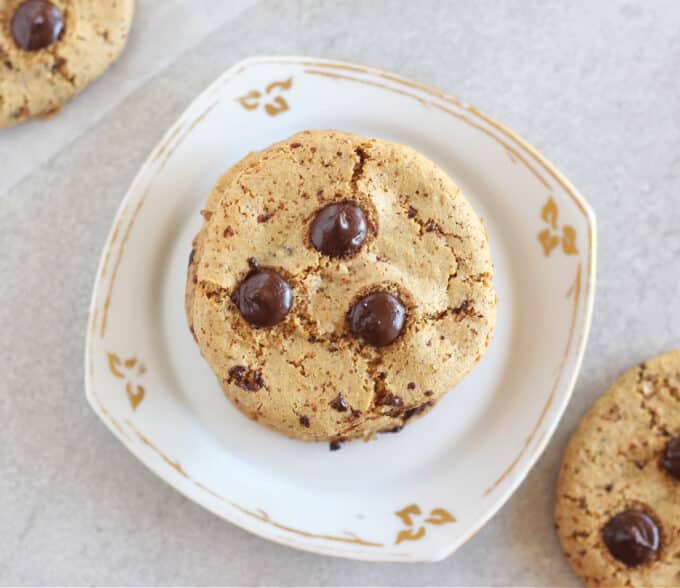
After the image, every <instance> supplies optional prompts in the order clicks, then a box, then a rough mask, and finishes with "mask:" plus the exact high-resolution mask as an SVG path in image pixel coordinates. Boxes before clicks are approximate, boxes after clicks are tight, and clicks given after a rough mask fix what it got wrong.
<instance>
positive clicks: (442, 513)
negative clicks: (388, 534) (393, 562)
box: [394, 504, 456, 545]
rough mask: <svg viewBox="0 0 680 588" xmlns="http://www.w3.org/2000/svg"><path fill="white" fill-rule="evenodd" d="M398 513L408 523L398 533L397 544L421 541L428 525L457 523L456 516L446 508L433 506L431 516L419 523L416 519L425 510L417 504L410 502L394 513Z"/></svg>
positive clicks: (403, 521)
mask: <svg viewBox="0 0 680 588" xmlns="http://www.w3.org/2000/svg"><path fill="white" fill-rule="evenodd" d="M394 514H395V515H397V516H398V517H399V518H400V519H401V522H402V523H404V525H406V527H407V528H406V529H402V530H401V531H399V533H397V539H396V541H395V542H394V543H395V544H396V545H398V544H399V543H401V542H402V541H419V540H420V539H422V538H423V537H425V533H426V528H425V527H426V525H437V526H439V525H446V524H448V523H455V522H456V517H454V516H453V515H452V514H451V513H450V512H449V511H448V510H446V509H444V508H433V509H432V510H431V511H430V514H429V516H428V517H427V518H426V519H425V520H424V521H423V522H422V524H420V525H418V524H417V523H416V520H417V518H418V517H420V516H421V515H422V514H423V512H422V511H421V510H420V507H419V506H418V505H417V504H409V505H408V506H405V507H404V508H402V509H401V510H398V511H397V512H395V513H394Z"/></svg>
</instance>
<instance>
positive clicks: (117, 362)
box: [108, 353, 146, 410]
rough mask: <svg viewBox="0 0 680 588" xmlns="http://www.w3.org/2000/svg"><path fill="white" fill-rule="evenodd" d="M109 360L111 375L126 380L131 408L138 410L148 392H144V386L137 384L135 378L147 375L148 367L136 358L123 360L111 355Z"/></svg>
mask: <svg viewBox="0 0 680 588" xmlns="http://www.w3.org/2000/svg"><path fill="white" fill-rule="evenodd" d="M108 359H109V370H110V371H111V373H112V374H113V375H114V376H115V377H116V378H119V379H121V380H126V382H125V392H126V394H127V397H128V400H129V401H130V406H132V410H136V409H137V407H138V406H139V404H140V403H141V402H142V400H144V395H145V394H146V391H145V390H144V386H142V385H140V384H136V383H135V382H134V380H133V378H134V376H143V375H144V374H145V373H146V366H145V365H144V364H143V363H141V362H140V361H139V360H138V359H137V358H136V357H130V358H128V359H125V360H122V359H121V358H120V356H119V355H118V354H116V353H109V354H108ZM131 372H132V374H131Z"/></svg>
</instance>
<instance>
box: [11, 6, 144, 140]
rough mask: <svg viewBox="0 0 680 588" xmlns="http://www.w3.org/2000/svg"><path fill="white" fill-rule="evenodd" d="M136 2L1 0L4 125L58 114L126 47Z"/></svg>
mask: <svg viewBox="0 0 680 588" xmlns="http://www.w3.org/2000/svg"><path fill="white" fill-rule="evenodd" d="M133 13H134V0H110V1H106V2H103V1H99V0H50V1H47V0H2V1H0V127H8V126H12V125H15V124H17V123H20V122H22V121H24V120H26V119H28V118H32V117H45V116H50V115H52V114H54V113H56V112H58V111H59V110H60V109H61V107H62V105H63V104H64V103H65V102H66V101H67V100H69V99H70V98H72V97H73V96H75V95H76V94H78V93H79V92H80V91H81V90H82V89H83V88H85V86H87V85H88V84H89V83H90V82H91V81H92V80H94V79H96V78H97V77H99V76H100V75H101V74H102V73H103V72H104V70H106V68H107V67H109V65H111V64H112V63H113V62H114V61H115V60H116V59H117V58H118V56H119V55H120V53H121V51H122V50H123V48H124V46H125V42H126V40H127V36H128V32H129V30H130V24H131V22H132V16H133Z"/></svg>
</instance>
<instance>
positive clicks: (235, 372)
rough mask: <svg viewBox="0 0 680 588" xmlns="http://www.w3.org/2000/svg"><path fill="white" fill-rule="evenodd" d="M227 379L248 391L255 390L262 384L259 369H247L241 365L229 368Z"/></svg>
mask: <svg viewBox="0 0 680 588" xmlns="http://www.w3.org/2000/svg"><path fill="white" fill-rule="evenodd" d="M229 381H231V382H232V383H234V384H236V385H237V386H238V387H239V388H243V389H244V390H248V392H256V391H257V390H259V389H260V388H262V386H264V380H263V379H262V372H261V371H260V370H249V369H248V368H247V367H245V366H242V365H235V366H234V367H232V368H231V369H230V370H229Z"/></svg>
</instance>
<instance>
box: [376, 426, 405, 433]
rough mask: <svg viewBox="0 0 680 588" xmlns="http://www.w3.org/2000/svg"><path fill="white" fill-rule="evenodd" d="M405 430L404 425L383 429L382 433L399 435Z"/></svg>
mask: <svg viewBox="0 0 680 588" xmlns="http://www.w3.org/2000/svg"><path fill="white" fill-rule="evenodd" d="M403 428H404V425H399V426H397V427H392V428H391V429H383V430H382V431H380V432H381V433H398V432H399V431H401V430H402V429H403Z"/></svg>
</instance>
